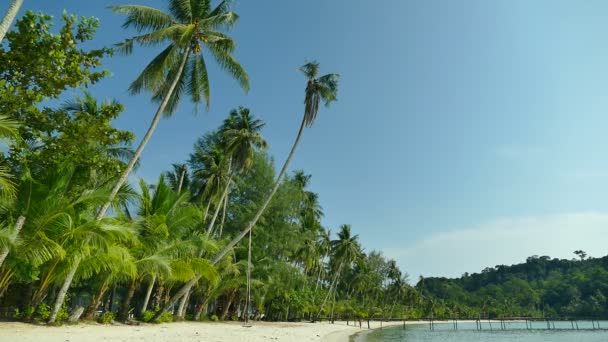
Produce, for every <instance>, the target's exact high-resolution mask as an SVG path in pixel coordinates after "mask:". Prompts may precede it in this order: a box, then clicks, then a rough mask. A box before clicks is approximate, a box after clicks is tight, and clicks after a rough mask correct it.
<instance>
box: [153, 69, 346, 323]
mask: <svg viewBox="0 0 608 342" xmlns="http://www.w3.org/2000/svg"><path fill="white" fill-rule="evenodd" d="M300 71H302V72H303V73H304V75H305V76H306V78H307V84H306V91H305V96H304V117H303V118H302V124H301V125H300V130H299V131H298V135H297V136H296V140H295V142H294V144H293V146H292V148H291V151H290V152H289V155H288V156H287V160H285V164H283V168H281V171H280V172H279V175H278V177H277V180H276V181H275V183H274V186H273V188H272V190H271V191H270V193H269V194H268V197H267V198H266V200H265V201H264V203H263V204H262V206H261V207H260V209H259V210H258V211H257V212H256V214H255V216H254V217H253V219H252V220H251V221H250V222H249V223H248V224H247V226H246V227H245V229H243V230H242V231H241V232H240V233H239V234H238V235H237V236H235V237H234V238H233V239H232V240H231V241H230V242H229V243H228V244H227V245H226V246H225V247H224V248H222V250H221V251H220V252H219V253H217V254H216V255H215V256H214V257H213V259H211V263H212V264H216V263H217V262H218V261H219V260H220V259H221V258H223V257H224V256H225V255H226V254H227V253H228V251H230V250H231V249H232V248H233V247H234V246H235V245H236V244H237V243H238V242H239V241H241V240H242V239H243V237H245V235H247V233H249V231H250V230H251V228H253V226H254V225H255V224H256V223H257V222H258V220H259V219H260V217H261V216H262V213H264V211H265V210H266V207H268V204H269V203H270V200H271V199H272V197H273V196H274V194H275V193H276V192H277V190H278V189H279V186H280V185H281V181H282V179H283V177H284V176H285V173H286V172H287V167H288V166H289V163H290V162H291V159H292V158H293V155H294V153H295V151H296V149H297V147H298V143H299V142H300V138H301V137H302V133H303V132H304V128H305V127H310V126H312V125H313V123H314V121H315V118H316V117H317V113H318V111H319V103H320V102H321V100H323V101H324V102H325V105H326V106H328V105H329V104H330V103H332V102H333V101H335V100H336V99H337V93H338V80H339V76H338V74H327V75H324V76H321V77H318V78H317V75H318V72H319V63H316V62H311V63H307V64H305V65H304V66H302V67H301V68H300ZM197 281H198V279H197V278H194V279H191V280H190V281H189V282H188V284H190V283H195V282H197ZM188 284H186V285H184V286H183V287H182V288H181V289H180V290H179V291H177V292H176V293H175V294H174V295H173V297H171V299H170V300H169V301H168V302H167V304H166V305H165V307H164V308H163V310H161V312H159V315H158V316H157V317H160V315H161V314H163V313H164V311H165V310H166V308H168V307H171V306H173V305H175V303H176V302H177V301H178V300H179V298H181V297H182V296H184V295H185V294H186V292H187V289H188Z"/></svg>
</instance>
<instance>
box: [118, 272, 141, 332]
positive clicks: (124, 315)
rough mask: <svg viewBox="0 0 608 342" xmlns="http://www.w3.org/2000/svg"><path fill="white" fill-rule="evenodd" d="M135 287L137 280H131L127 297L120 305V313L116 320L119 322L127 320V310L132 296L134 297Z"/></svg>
mask: <svg viewBox="0 0 608 342" xmlns="http://www.w3.org/2000/svg"><path fill="white" fill-rule="evenodd" d="M136 287H137V280H135V279H133V280H131V283H130V284H129V289H128V290H127V295H126V296H125V298H124V299H123V301H122V305H121V306H120V312H119V313H118V320H119V321H121V322H126V321H128V320H129V309H130V308H131V299H133V295H135V288H136Z"/></svg>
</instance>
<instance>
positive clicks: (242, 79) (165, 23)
mask: <svg viewBox="0 0 608 342" xmlns="http://www.w3.org/2000/svg"><path fill="white" fill-rule="evenodd" d="M168 2H169V12H164V11H162V10H159V9H156V8H152V7H148V6H139V5H123V6H112V7H111V8H112V10H113V11H114V12H116V13H119V14H124V15H126V17H127V19H126V20H125V23H124V25H123V27H125V28H134V29H136V30H137V31H138V33H139V35H137V36H135V37H132V38H130V39H127V40H126V41H125V42H123V43H121V44H119V48H120V49H121V51H123V52H125V53H127V54H130V53H131V52H132V51H133V45H135V44H139V45H142V46H160V45H163V44H167V46H166V48H165V49H164V50H163V51H162V52H161V53H160V54H158V55H157V56H156V57H155V58H154V59H153V60H152V61H151V62H150V63H149V64H148V66H146V68H145V69H144V70H143V71H142V73H141V74H140V75H139V77H138V78H137V79H136V80H135V81H133V83H132V84H131V86H130V88H129V90H130V92H131V93H132V94H138V93H140V92H142V91H144V90H146V91H150V92H151V93H152V100H153V101H155V102H159V103H160V104H159V106H158V109H157V111H156V113H155V114H154V117H153V119H152V122H151V123H150V127H148V130H147V132H146V134H145V135H144V137H143V139H142V140H141V142H140V144H139V146H138V147H137V149H136V150H135V155H134V156H133V158H132V159H131V161H130V162H129V164H128V165H127V168H126V169H125V170H124V171H123V173H122V174H121V176H120V177H119V179H118V181H117V182H116V185H115V186H114V188H113V189H112V193H111V194H110V198H109V199H108V201H107V202H106V203H105V204H104V205H103V206H102V207H101V209H100V210H99V212H98V214H97V219H98V220H100V219H101V218H103V217H104V216H105V215H106V212H107V210H108V209H109V207H110V203H111V201H112V199H113V198H114V196H116V194H117V193H118V190H119V189H120V187H121V186H122V185H123V184H124V183H125V182H126V180H127V178H128V177H129V174H130V173H131V171H132V170H133V167H134V166H135V163H136V162H137V161H138V160H139V157H140V156H141V153H142V152H143V150H144V148H145V146H146V144H147V143H148V141H149V140H150V138H151V137H152V134H153V133H154V130H155V129H156V126H157V125H158V123H159V121H160V118H161V116H162V115H163V113H164V114H165V115H166V116H170V115H171V114H172V113H173V112H174V111H175V110H176V108H177V105H178V103H179V100H180V98H181V96H182V95H183V94H184V93H186V94H187V95H189V96H190V98H191V100H192V101H193V102H194V103H200V102H202V101H204V102H205V103H206V105H207V107H208V106H209V102H210V87H209V77H208V73H207V64H206V62H205V57H204V54H203V50H204V48H206V52H207V53H209V54H211V56H213V58H214V59H215V60H216V62H217V64H218V65H219V66H220V67H221V68H222V69H224V70H225V71H227V72H228V73H229V74H230V75H231V76H232V77H233V78H235V79H236V80H237V81H238V82H239V84H240V86H241V87H242V88H243V89H245V90H248V89H249V76H248V75H247V73H246V72H245V70H244V69H243V67H242V66H241V65H240V64H239V63H238V62H237V61H236V59H235V58H234V57H233V56H232V52H233V51H234V49H235V47H236V44H235V42H234V41H233V40H232V38H230V37H229V36H228V35H226V34H224V33H222V32H220V31H221V30H226V29H229V28H231V27H232V26H234V24H235V23H236V21H237V19H238V16H237V14H236V13H234V12H232V11H230V4H231V1H230V0H223V1H221V2H220V3H219V4H218V5H217V6H216V7H215V8H212V7H211V1H209V0H191V1H184V0H168Z"/></svg>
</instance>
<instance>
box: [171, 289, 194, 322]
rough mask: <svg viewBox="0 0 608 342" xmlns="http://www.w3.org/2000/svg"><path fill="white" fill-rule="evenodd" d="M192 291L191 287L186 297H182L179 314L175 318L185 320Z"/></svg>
mask: <svg viewBox="0 0 608 342" xmlns="http://www.w3.org/2000/svg"><path fill="white" fill-rule="evenodd" d="M191 291H192V286H190V288H189V289H188V291H187V292H186V295H184V296H183V297H182V300H181V301H180V302H179V305H178V306H177V312H176V314H175V318H177V319H184V317H185V316H186V315H185V314H186V312H185V311H186V310H185V309H186V306H187V305H188V299H189V297H190V292H191Z"/></svg>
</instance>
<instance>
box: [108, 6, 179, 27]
mask: <svg viewBox="0 0 608 342" xmlns="http://www.w3.org/2000/svg"><path fill="white" fill-rule="evenodd" d="M110 9H111V10H112V11H114V12H115V13H118V14H124V15H126V16H127V19H126V20H125V22H124V23H123V25H122V26H123V27H124V28H135V29H136V30H137V31H139V32H142V31H144V30H160V29H163V28H166V27H169V26H171V25H172V24H173V23H174V22H175V20H174V19H173V18H172V17H171V16H170V15H169V14H167V13H165V12H163V11H161V10H159V9H156V8H153V7H149V6H142V5H120V6H110Z"/></svg>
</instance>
